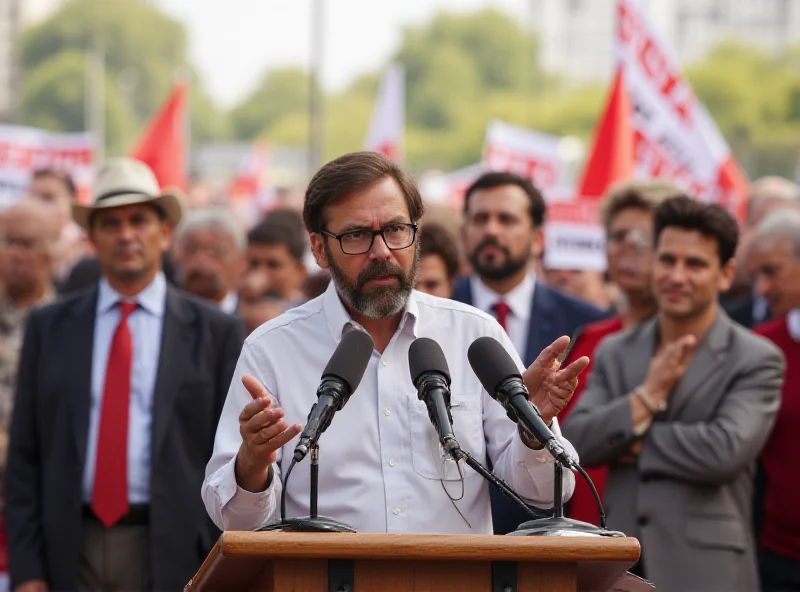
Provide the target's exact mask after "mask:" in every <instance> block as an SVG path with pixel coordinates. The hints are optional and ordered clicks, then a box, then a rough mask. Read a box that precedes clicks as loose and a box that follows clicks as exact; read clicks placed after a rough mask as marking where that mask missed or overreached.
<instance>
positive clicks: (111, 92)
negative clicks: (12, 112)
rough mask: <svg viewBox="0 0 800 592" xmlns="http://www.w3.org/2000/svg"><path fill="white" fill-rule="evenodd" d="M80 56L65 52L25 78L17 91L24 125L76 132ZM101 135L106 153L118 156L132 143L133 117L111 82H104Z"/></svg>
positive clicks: (80, 118) (81, 88)
mask: <svg viewBox="0 0 800 592" xmlns="http://www.w3.org/2000/svg"><path fill="white" fill-rule="evenodd" d="M85 67H86V66H85V63H84V56H83V54H81V53H79V52H75V51H66V52H61V53H59V54H57V55H56V56H54V57H52V58H50V59H49V60H45V61H43V62H42V63H40V64H39V65H38V66H37V67H36V68H35V69H34V70H33V71H31V72H30V73H29V74H28V76H26V78H25V83H24V84H23V86H22V90H21V101H20V103H21V111H22V112H21V116H22V120H23V121H24V122H25V123H27V124H28V125H32V126H35V127H40V128H44V129H51V130H58V131H66V132H78V131H83V130H84V129H86V126H85V125H84V119H85V116H84V109H83V105H84V96H85V92H86V89H85V85H84V72H85ZM104 92H105V98H106V103H105V128H106V129H105V132H106V146H107V147H108V150H109V152H112V153H121V152H124V151H126V150H127V148H128V145H129V144H130V143H131V142H132V141H133V140H134V133H135V131H136V130H135V126H134V125H133V116H132V114H131V112H130V109H128V107H127V105H126V104H125V102H124V101H123V100H122V99H121V98H120V96H119V93H118V91H117V88H116V85H115V84H114V82H113V81H112V80H111V79H109V78H106V81H105V88H104Z"/></svg>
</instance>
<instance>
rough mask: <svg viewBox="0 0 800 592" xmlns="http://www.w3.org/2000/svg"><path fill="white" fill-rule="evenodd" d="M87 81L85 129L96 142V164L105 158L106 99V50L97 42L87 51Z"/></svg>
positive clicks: (84, 108)
mask: <svg viewBox="0 0 800 592" xmlns="http://www.w3.org/2000/svg"><path fill="white" fill-rule="evenodd" d="M85 55H86V57H85V64H86V81H85V88H86V92H85V94H84V102H83V110H84V116H83V119H84V122H83V125H84V128H85V129H86V131H90V132H92V135H93V136H94V142H95V157H94V159H95V162H102V161H103V159H104V158H105V147H106V99H105V78H106V75H105V48H103V46H102V45H100V43H98V42H95V43H94V44H93V45H92V47H90V48H89V49H87V50H86V54H85Z"/></svg>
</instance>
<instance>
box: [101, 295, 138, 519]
mask: <svg viewBox="0 0 800 592" xmlns="http://www.w3.org/2000/svg"><path fill="white" fill-rule="evenodd" d="M119 306H120V309H121V310H122V314H121V316H120V319H119V325H118V326H117V330H116V332H115V333H114V338H113V339H112V340H111V350H110V351H109V354H108V366H107V367H106V382H105V387H104V389H103V400H102V402H101V404H100V434H99V436H98V438H97V461H96V464H95V472H94V491H93V493H92V510H93V511H94V513H95V515H96V516H97V517H98V518H99V519H100V522H102V523H103V524H105V525H106V527H107V528H110V527H111V526H113V525H114V524H116V523H117V522H118V521H119V519H120V518H122V517H123V516H124V515H125V514H127V513H128V411H129V408H130V399H131V366H132V360H133V340H132V339H131V332H130V330H129V329H128V316H130V314H131V313H132V312H133V310H134V309H135V308H136V304H135V303H134V302H120V303H119Z"/></svg>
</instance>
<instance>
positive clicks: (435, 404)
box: [408, 337, 461, 459]
mask: <svg viewBox="0 0 800 592" xmlns="http://www.w3.org/2000/svg"><path fill="white" fill-rule="evenodd" d="M408 366H409V370H410V371H411V381H412V382H413V383H414V387H415V388H416V389H417V397H419V400H420V401H424V402H425V406H426V407H427V408H428V417H430V420H431V423H433V426H434V427H435V428H436V432H437V433H438V434H439V442H440V443H441V445H442V448H443V449H444V450H445V451H446V452H448V453H449V454H451V455H453V456H454V457H455V458H456V459H458V454H459V452H460V451H461V447H460V446H459V444H458V441H457V440H456V437H455V434H453V418H452V416H451V415H450V370H449V369H448V367H447V360H446V359H445V357H444V352H442V348H441V347H439V344H438V343H436V342H435V341H434V340H433V339H428V338H427V337H420V338H419V339H415V340H414V341H413V342H412V343H411V347H409V348H408Z"/></svg>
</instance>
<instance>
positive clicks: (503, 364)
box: [467, 337, 522, 397]
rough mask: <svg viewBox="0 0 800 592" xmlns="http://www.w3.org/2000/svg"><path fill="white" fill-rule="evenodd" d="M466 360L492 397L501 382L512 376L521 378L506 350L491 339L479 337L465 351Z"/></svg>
mask: <svg viewBox="0 0 800 592" xmlns="http://www.w3.org/2000/svg"><path fill="white" fill-rule="evenodd" d="M467 359H468V360H469V365H470V366H472V370H473V372H475V376H477V377H478V380H480V381H481V384H482V385H483V388H484V389H486V392H487V393H489V394H490V395H491V396H492V397H494V396H495V393H496V392H497V387H498V386H499V385H500V383H501V382H503V381H504V380H506V379H507V378H510V377H512V376H517V377H519V378H522V375H521V374H520V372H519V368H518V367H517V365H516V364H515V363H514V360H513V359H512V358H511V356H510V355H509V353H508V352H507V351H506V348H504V347H503V346H502V344H501V343H500V342H499V341H497V340H496V339H493V338H492V337H479V338H478V339H476V340H475V341H473V342H472V345H470V346H469V349H468V350H467Z"/></svg>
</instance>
